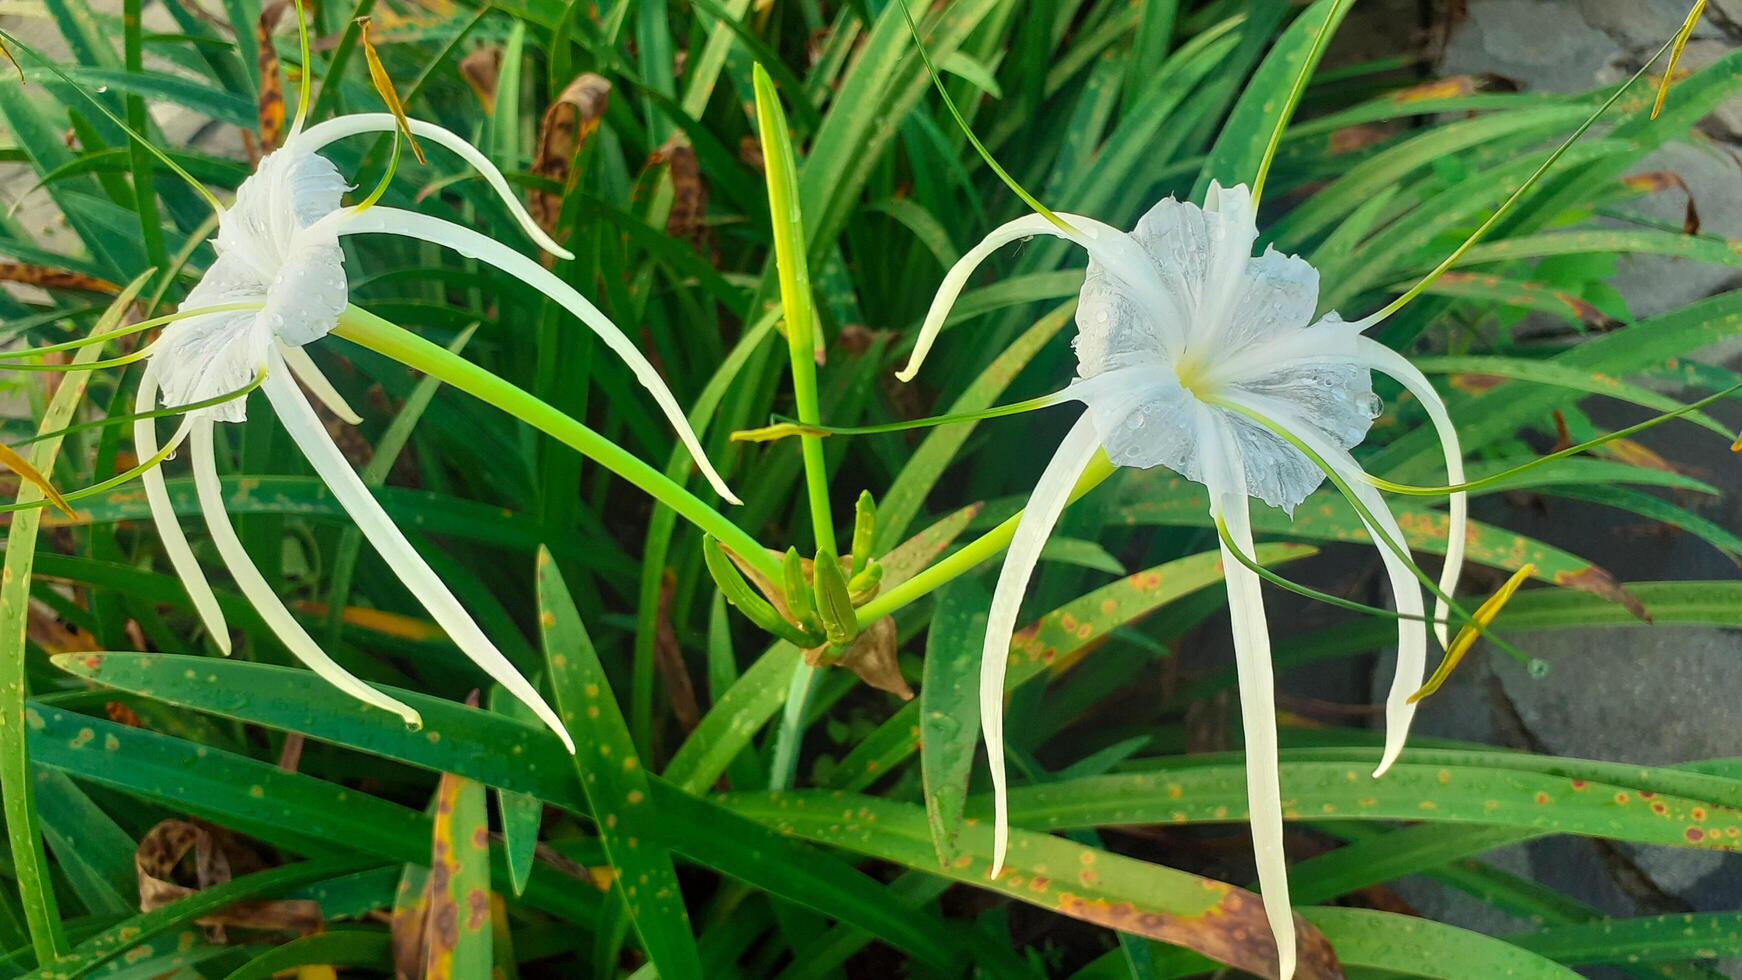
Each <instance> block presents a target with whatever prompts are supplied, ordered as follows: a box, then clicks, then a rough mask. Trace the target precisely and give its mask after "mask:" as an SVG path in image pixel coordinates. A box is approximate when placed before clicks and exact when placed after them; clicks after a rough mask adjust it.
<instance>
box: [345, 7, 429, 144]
mask: <svg viewBox="0 0 1742 980" xmlns="http://www.w3.org/2000/svg"><path fill="white" fill-rule="evenodd" d="M357 25H358V26H359V27H361V28H362V29H363V34H362V38H363V60H365V61H367V62H368V63H369V81H371V82H373V83H374V84H375V91H377V92H379V93H381V101H382V102H385V103H387V111H388V112H391V113H393V118H394V119H397V120H398V121H399V131H400V133H401V134H403V135H404V136H405V140H406V142H408V143H410V144H411V152H412V154H413V155H414V156H416V157H417V162H418V163H428V162H429V161H428V160H425V159H424V156H423V148H422V147H420V146H418V145H417V139H416V137H414V136H412V135H411V121H410V120H409V119H407V118H406V117H405V106H404V105H403V104H401V103H400V101H399V91H398V90H397V89H395V88H394V87H393V79H392V78H390V77H388V74H387V68H386V66H384V65H382V64H381V55H380V53H379V52H377V51H376V50H375V42H374V41H373V40H371V39H370V37H369V18H367V17H359V18H357Z"/></svg>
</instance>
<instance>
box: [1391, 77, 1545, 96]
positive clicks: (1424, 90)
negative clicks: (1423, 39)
mask: <svg viewBox="0 0 1742 980" xmlns="http://www.w3.org/2000/svg"><path fill="white" fill-rule="evenodd" d="M1518 89H1519V84H1518V83H1517V82H1516V81H1514V80H1512V79H1510V78H1507V77H1506V76H1504V75H1494V74H1481V75H1452V76H1449V77H1447V78H1435V79H1430V80H1428V81H1425V82H1422V83H1421V84H1419V85H1411V86H1410V87H1409V88H1405V89H1398V90H1397V91H1395V92H1392V93H1391V94H1390V95H1388V96H1386V98H1388V99H1390V100H1391V101H1392V102H1399V103H1409V102H1425V101H1427V100H1429V99H1456V98H1459V97H1461V96H1465V95H1475V94H1477V93H1478V92H1495V91H1500V92H1516V91H1518Z"/></svg>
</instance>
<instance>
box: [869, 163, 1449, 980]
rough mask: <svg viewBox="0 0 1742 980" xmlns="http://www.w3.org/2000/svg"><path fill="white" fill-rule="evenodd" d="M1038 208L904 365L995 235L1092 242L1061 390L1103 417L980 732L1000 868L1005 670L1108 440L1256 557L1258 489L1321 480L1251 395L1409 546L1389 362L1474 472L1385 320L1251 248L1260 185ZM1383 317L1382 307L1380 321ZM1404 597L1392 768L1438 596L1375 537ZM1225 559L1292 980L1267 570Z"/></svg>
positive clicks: (1025, 555)
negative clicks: (1181, 483)
mask: <svg viewBox="0 0 1742 980" xmlns="http://www.w3.org/2000/svg"><path fill="white" fill-rule="evenodd" d="M1059 217H1060V218H1061V219H1062V221H1063V223H1064V224H1065V225H1067V226H1068V227H1061V226H1060V225H1059V224H1056V223H1054V222H1053V221H1052V220H1050V219H1048V218H1045V217H1042V216H1040V215H1030V216H1027V217H1023V218H1019V219H1017V220H1015V221H1012V222H1010V223H1009V224H1006V225H1004V226H1003V227H1001V228H999V229H997V230H995V231H993V232H992V233H991V234H990V235H988V236H987V237H986V239H985V241H983V242H981V243H980V245H978V246H976V247H975V248H974V249H973V250H972V251H971V252H969V253H968V254H967V255H966V256H965V257H964V258H963V259H962V260H961V261H959V262H958V263H957V264H956V265H955V267H954V268H952V269H951V270H950V271H949V273H948V274H947V276H946V277H945V280H944V285H943V287H942V289H941V290H940V291H939V293H938V296H937V298H936V299H935V300H934V301H933V304H932V307H931V310H930V313H929V315H928V316H927V318H926V321H925V324H924V326H923V328H922V330H921V333H920V336H919V338H918V341H917V343H916V345H915V348H914V353H913V357H912V359H911V360H910V361H909V363H908V365H907V367H906V368H905V369H904V370H903V371H902V372H900V374H899V375H898V377H900V378H902V379H903V380H908V379H911V378H912V377H913V375H914V373H915V372H916V371H917V370H918V368H919V365H920V362H921V361H922V359H923V358H924V356H925V354H926V352H927V350H929V349H930V347H931V344H932V341H933V340H934V339H935V337H936V335H937V332H938V331H939V330H940V329H941V328H942V326H943V323H944V320H945V318H946V317H947V315H948V313H949V310H950V307H951V306H952V305H953V304H954V302H955V299H956V296H957V294H958V293H959V292H960V291H961V289H962V287H963V285H964V284H965V283H966V281H967V279H968V277H969V276H970V275H971V274H972V273H973V271H974V269H975V267H976V266H977V265H978V264H979V263H980V262H981V261H983V260H984V259H985V258H986V256H987V255H989V254H990V253H991V252H992V251H993V250H994V249H996V248H997V247H998V246H1000V245H1003V244H1005V243H1007V242H1011V241H1015V240H1017V239H1021V238H1026V237H1029V236H1032V235H1054V236H1057V237H1061V238H1066V239H1068V240H1070V241H1072V242H1075V243H1076V244H1078V245H1081V246H1082V247H1083V249H1084V250H1085V251H1087V252H1088V254H1089V265H1088V272H1087V277H1086V278H1085V280H1084V283H1083V287H1082V292H1081V296H1080V298H1079V302H1078V307H1077V313H1076V317H1077V328H1078V334H1077V337H1076V341H1075V349H1076V353H1077V368H1078V374H1079V378H1078V379H1077V380H1076V381H1075V382H1074V383H1073V384H1072V385H1071V386H1070V387H1069V388H1068V389H1066V390H1065V391H1064V392H1063V393H1062V396H1063V397H1065V398H1072V399H1076V400H1079V401H1082V402H1083V403H1084V404H1085V405H1086V406H1087V409H1088V410H1087V411H1086V412H1084V414H1083V417H1082V418H1081V419H1080V420H1078V422H1077V424H1076V426H1075V427H1074V428H1072V429H1071V431H1070V434H1069V435H1067V436H1066V437H1065V440H1064V443H1063V445H1062V446H1061V447H1060V448H1059V450H1058V452H1057V454H1056V455H1055V456H1054V457H1053V459H1052V461H1051V463H1049V464H1048V466H1047V467H1046V470H1045V472H1044V473H1043V474H1042V476H1041V478H1040V481H1039V482H1038V483H1037V484H1036V486H1035V488H1034V491H1033V494H1032V495H1031V496H1030V498H1029V503H1028V508H1027V510H1026V511H1025V512H1024V514H1023V517H1022V520H1021V521H1020V523H1019V526H1018V528H1017V530H1016V533H1015V536H1014V538H1013V539H1012V541H1011V543H1010V549H1009V552H1008V555H1007V556H1006V558H1005V561H1004V565H1003V568H1002V569H1001V570H1000V572H999V576H998V584H997V588H996V590H995V592H994V594H993V599H992V605H991V610H990V613H989V618H988V623H987V629H986V641H985V649H984V654H983V657H984V659H983V661H982V667H981V685H980V705H981V719H982V727H983V730H984V733H985V738H986V745H987V751H988V755H989V756H990V763H991V770H992V781H993V793H994V799H995V803H994V806H995V816H996V829H995V845H994V847H995V851H994V857H993V868H992V874H993V876H994V877H996V876H997V875H998V873H999V871H1000V869H1001V867H1002V864H1003V860H1004V855H1005V849H1006V844H1007V840H1008V830H1007V822H1008V813H1009V809H1008V802H1007V799H1006V787H1005V772H1004V743H1003V711H1004V675H1005V667H1006V664H1007V661H1008V658H1009V651H1010V642H1011V636H1012V632H1013V630H1014V628H1015V626H1016V619H1017V614H1018V611H1019V607H1020V605H1021V602H1022V595H1023V592H1024V590H1025V589H1026V588H1027V585H1028V581H1029V578H1030V576H1031V574H1032V573H1033V571H1034V567H1035V564H1036V562H1037V561H1038V559H1039V556H1040V551H1041V546H1042V545H1043V544H1044V543H1045V540H1046V538H1047V536H1048V535H1049V534H1050V533H1051V531H1052V528H1053V526H1054V524H1055V523H1056V522H1057V520H1058V518H1059V515H1060V513H1061V512H1062V511H1063V509H1064V507H1065V505H1066V503H1067V502H1068V500H1069V497H1070V494H1071V492H1072V489H1073V488H1074V486H1075V485H1076V483H1077V481H1078V478H1079V477H1080V476H1081V475H1082V474H1083V472H1084V471H1085V470H1086V469H1087V468H1088V467H1089V465H1090V463H1091V462H1092V461H1093V460H1094V459H1095V457H1096V454H1097V452H1100V451H1105V453H1106V455H1107V457H1108V459H1109V460H1110V461H1111V462H1112V463H1113V464H1115V465H1118V466H1134V467H1139V468H1147V467H1151V466H1165V467H1167V468H1168V469H1170V470H1173V471H1174V472H1176V473H1179V474H1180V475H1182V476H1184V477H1186V478H1187V479H1189V480H1193V481H1195V482H1198V483H1202V484H1203V485H1204V487H1205V489H1206V490H1207V491H1208V494H1209V503H1210V510H1211V513H1212V515H1213V516H1214V517H1215V518H1216V519H1217V520H1218V521H1220V522H1222V523H1223V524H1225V526H1226V529H1227V531H1228V538H1229V539H1231V540H1232V542H1233V544H1234V546H1235V547H1237V548H1239V549H1240V550H1241V552H1242V553H1244V554H1245V555H1251V554H1252V553H1253V541H1252V526H1251V519H1250V515H1249V511H1248V507H1249V505H1248V503H1247V498H1248V497H1255V498H1257V499H1258V500H1259V501H1261V502H1263V503H1265V504H1268V505H1270V506H1272V507H1279V508H1282V509H1283V510H1284V511H1288V512H1290V513H1292V512H1293V510H1294V508H1295V507H1297V506H1298V505H1299V504H1300V503H1301V501H1303V500H1304V499H1306V497H1307V495H1308V494H1310V493H1312V492H1313V490H1315V489H1316V488H1317V487H1318V486H1319V485H1320V483H1321V482H1323V480H1324V478H1325V474H1324V473H1323V472H1322V471H1321V470H1320V469H1319V468H1318V466H1317V465H1316V464H1314V463H1313V462H1312V461H1311V460H1310V459H1309V458H1308V457H1307V456H1306V455H1305V454H1303V453H1302V452H1300V451H1299V450H1297V449H1295V448H1294V447H1293V446H1291V445H1289V444H1288V442H1286V441H1285V440H1283V439H1282V438H1280V437H1279V436H1277V435H1276V434H1275V433H1273V432H1271V431H1270V430H1268V429H1266V428H1264V427H1262V426H1260V425H1259V424H1258V423H1256V422H1254V421H1253V420H1252V419H1250V418H1247V417H1245V416H1244V415H1242V414H1240V413H1238V412H1234V411H1230V410H1229V409H1228V408H1227V407H1225V406H1228V405H1240V406H1243V407H1245V408H1248V409H1250V410H1253V411H1256V412H1257V413H1259V414H1261V415H1263V416H1265V417H1266V418H1268V419H1270V420H1272V421H1274V422H1276V423H1279V424H1280V425H1281V426H1282V427H1284V428H1285V429H1287V430H1288V431H1289V432H1291V433H1292V434H1294V435H1295V436H1296V437H1297V438H1299V439H1300V440H1301V441H1302V442H1303V443H1305V444H1306V445H1308V446H1309V447H1311V448H1312V450H1313V451H1314V452H1316V453H1317V454H1319V455H1320V456H1321V457H1322V458H1324V459H1325V460H1326V461H1327V462H1328V463H1329V464H1330V465H1331V466H1332V467H1333V468H1335V469H1336V470H1337V471H1338V475H1339V476H1340V477H1342V478H1343V479H1344V480H1346V482H1348V483H1349V484H1351V485H1352V486H1353V487H1354V489H1355V492H1356V493H1357V494H1358V495H1359V497H1360V499H1361V502H1362V503H1363V504H1364V505H1365V506H1366V507H1367V508H1368V509H1369V510H1371V512H1372V513H1373V514H1374V519H1375V521H1376V522H1377V523H1378V524H1379V525H1380V526H1379V527H1378V528H1371V527H1369V528H1368V531H1369V533H1370V534H1374V535H1375V538H1376V540H1377V534H1385V535H1388V536H1389V537H1390V538H1391V539H1392V540H1393V541H1394V542H1398V543H1399V544H1401V542H1402V541H1403V535H1402V532H1401V530H1400V529H1399V527H1398V526H1397V522H1396V521H1395V520H1394V519H1393V518H1392V516H1391V514H1390V512H1389V511H1388V510H1387V508H1386V507H1385V505H1384V502H1383V501H1382V500H1381V499H1380V497H1379V494H1378V492H1377V490H1375V489H1374V488H1373V487H1372V486H1371V485H1370V484H1368V483H1367V481H1366V479H1365V476H1364V474H1363V473H1362V471H1361V469H1360V467H1359V465H1358V464H1357V463H1356V462H1355V460H1354V458H1353V457H1351V456H1350V455H1349V450H1350V449H1352V448H1354V447H1355V446H1357V445H1359V444H1360V442H1361V440H1362V439H1363V438H1364V437H1365V435H1366V433H1367V430H1368V427H1369V426H1370V425H1371V423H1372V420H1373V419H1374V418H1375V417H1377V416H1378V414H1379V412H1380V402H1379V399H1378V398H1377V396H1375V395H1374V393H1373V388H1372V379H1371V372H1373V371H1380V372H1382V373H1385V374H1388V375H1391V376H1392V377H1394V378H1395V379H1397V380H1398V381H1399V382H1400V383H1401V384H1403V386H1404V387H1405V388H1406V389H1408V390H1409V391H1410V392H1411V393H1412V394H1413V395H1414V396H1415V397H1416V398H1417V399H1418V400H1419V401H1421V403H1422V404H1423V405H1424V406H1425V407H1426V409H1427V411H1428V413H1429V417H1430V418H1431V419H1432V421H1433V423H1434V426H1435V428H1436V430H1437V431H1438V434H1439V437H1440V440H1441V443H1442V446H1443V448H1444V450H1445V459H1446V467H1447V469H1448V470H1449V473H1450V479H1451V482H1452V483H1453V484H1454V485H1455V484H1459V483H1462V482H1463V479H1464V476H1463V466H1462V461H1461V457H1460V453H1459V449H1458V444H1457V436H1456V433H1455V431H1454V430H1453V428H1452V425H1451V421H1450V419H1449V417H1448V416H1447V414H1446V411H1445V406H1444V404H1443V403H1442V402H1441V400H1440V398H1439V397H1438V395H1437V394H1436V393H1435V392H1434V390H1433V388H1432V386H1430V385H1429V384H1428V382H1427V379H1426V378H1425V377H1424V376H1423V375H1422V374H1421V373H1420V372H1419V371H1417V370H1416V369H1415V368H1414V367H1413V366H1411V365H1410V364H1409V362H1408V361H1406V360H1405V359H1404V358H1403V357H1401V356H1399V355H1398V354H1397V353H1395V352H1394V351H1392V350H1390V349H1389V348H1387V347H1385V346H1384V345H1382V344H1380V343H1378V342H1376V341H1374V340H1372V339H1370V338H1367V337H1365V336H1362V333H1361V331H1362V329H1364V328H1365V327H1367V326H1369V325H1370V323H1369V322H1365V321H1363V322H1360V323H1346V322H1344V321H1343V320H1342V319H1341V318H1340V317H1338V316H1337V315H1336V314H1335V313H1331V314H1328V315H1326V316H1324V317H1323V318H1319V319H1317V320H1316V321H1315V312H1316V309H1317V304H1318V294H1319V283H1318V273H1317V272H1316V271H1315V270H1314V269H1313V268H1312V266H1310V265H1308V264H1307V263H1306V262H1305V261H1304V260H1302V259H1300V258H1299V257H1297V256H1290V255H1283V254H1281V253H1279V252H1276V251H1275V250H1273V249H1267V250H1266V251H1265V252H1264V253H1263V254H1261V255H1257V256H1254V255H1253V254H1252V249H1253V244H1254V242H1255V241H1256V240H1257V237H1258V229H1257V224H1256V214H1255V213H1254V208H1253V204H1252V198H1251V194H1250V193H1249V191H1248V190H1247V188H1246V187H1245V186H1244V185H1241V186H1236V187H1228V188H1224V187H1221V186H1220V185H1218V184H1211V186H1210V191H1209V194H1208V197H1207V199H1206V202H1205V205H1204V206H1203V207H1202V208H1199V207H1197V206H1195V205H1192V204H1189V203H1184V202H1179V201H1175V200H1172V199H1169V200H1165V201H1162V202H1161V203H1159V204H1157V205H1156V206H1155V207H1154V208H1152V209H1151V210H1150V211H1149V213H1148V214H1146V215H1144V216H1143V218H1142V220H1140V221H1139V222H1138V224H1137V227H1136V228H1135V229H1134V230H1133V231H1132V232H1130V233H1129V234H1127V233H1125V232H1122V231H1119V230H1117V229H1114V228H1111V227H1109V226H1107V225H1105V224H1102V223H1101V222H1098V221H1095V220H1093V219H1091V218H1085V217H1082V216H1079V215H1074V214H1066V215H1060V216H1059ZM1375 322H1376V321H1375ZM1448 510H1449V523H1448V541H1447V554H1446V563H1445V570H1444V573H1443V576H1442V578H1441V580H1440V587H1441V591H1442V592H1444V593H1445V594H1446V595H1448V596H1449V595H1451V594H1452V592H1453V590H1454V589H1455V588H1456V587H1457V581H1458V575H1459V570H1460V568H1461V566H1462V562H1463V539H1464V529H1465V522H1466V501H1465V498H1464V495H1463V494H1462V493H1458V494H1453V495H1452V496H1451V500H1450V505H1449V508H1448ZM1379 554H1380V557H1381V558H1382V559H1383V560H1384V562H1385V568H1386V571H1387V573H1388V577H1389V579H1390V582H1391V586H1392V589H1393V591H1394V593H1395V605H1396V608H1397V611H1398V612H1399V613H1400V614H1402V615H1403V616H1404V617H1411V616H1413V617H1416V619H1415V620H1411V619H1409V618H1403V619H1400V620H1399V621H1398V639H1397V645H1398V663H1397V674H1396V678H1395V680H1394V681H1393V683H1392V686H1391V690H1390V693H1389V696H1388V697H1387V699H1386V720H1387V729H1388V730H1387V737H1386V745H1385V752H1384V756H1383V758H1382V761H1381V762H1380V764H1379V767H1378V768H1377V769H1376V770H1375V772H1374V776H1379V775H1381V774H1383V773H1384V771H1385V770H1386V769H1387V768H1388V767H1389V766H1390V765H1391V764H1392V762H1393V761H1395V760H1396V758H1397V756H1398V753H1399V752H1401V751H1402V749H1403V743H1404V739H1405V736H1406V735H1407V733H1408V729H1409V723H1410V720H1411V718H1412V717H1413V715H1414V713H1415V706H1414V705H1413V704H1411V703H1409V696H1410V695H1411V694H1412V693H1414V692H1415V691H1416V690H1417V689H1418V688H1420V687H1421V683H1422V675H1423V673H1424V671H1425V668H1426V654H1427V631H1426V629H1425V628H1424V626H1423V625H1422V623H1421V622H1419V620H1420V619H1421V618H1423V602H1422V594H1421V590H1420V587H1419V585H1418V583H1417V582H1416V580H1415V578H1414V573H1413V571H1412V570H1411V568H1410V567H1409V565H1408V564H1407V563H1406V562H1404V561H1403V560H1402V559H1401V558H1399V557H1398V556H1397V555H1395V554H1393V553H1392V552H1391V551H1389V550H1387V549H1386V548H1383V547H1381V548H1380V550H1379ZM1222 558H1223V572H1224V578H1225V582H1226V587H1227V591H1228V605H1229V611H1230V616H1231V619H1232V632H1233V641H1234V650H1235V656H1236V660H1237V664H1238V668H1239V679H1240V695H1241V715H1242V720H1243V723H1244V728H1245V736H1246V752H1247V797H1248V803H1249V808H1250V820H1251V826H1252V837H1253V845H1254V849H1255V851H1256V856H1257V863H1258V870H1259V884H1260V886H1261V888H1262V890H1263V895H1264V902H1265V909H1266V913H1267V916H1268V918H1269V920H1270V925H1271V929H1272V930H1273V932H1274V933H1275V936H1276V940H1277V944H1278V951H1279V956H1280V962H1281V974H1282V976H1283V977H1285V978H1286V977H1288V976H1289V975H1290V974H1291V973H1292V972H1293V969H1294V963H1295V933H1294V922H1293V916H1292V914H1291V912H1290V909H1289V902H1288V880H1287V865H1286V863H1285V860H1284V855H1283V848H1282V797H1281V790H1280V788H1279V785H1278V762H1277V738H1276V706H1275V701H1274V681H1273V678H1272V672H1271V662H1270V637H1269V631H1268V628H1267V626H1266V623H1265V617H1264V603H1263V599H1262V596H1261V595H1260V591H1259V589H1260V586H1259V583H1260V579H1259V576H1258V575H1257V574H1256V573H1255V572H1253V571H1252V570H1251V569H1250V568H1248V567H1246V566H1245V565H1244V564H1242V563H1241V562H1239V561H1238V560H1236V558H1235V556H1234V555H1233V554H1231V553H1230V552H1229V550H1228V548H1227V546H1226V545H1224V546H1223V555H1222ZM1447 613H1448V610H1447V609H1446V608H1445V605H1444V603H1443V602H1442V603H1440V604H1439V605H1438V607H1437V608H1436V611H1435V613H1434V630H1435V632H1436V634H1437V635H1438V637H1439V640H1440V642H1441V644H1442V645H1443V644H1444V643H1445V642H1446V617H1447Z"/></svg>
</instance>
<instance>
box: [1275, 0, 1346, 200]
mask: <svg viewBox="0 0 1742 980" xmlns="http://www.w3.org/2000/svg"><path fill="white" fill-rule="evenodd" d="M1354 3H1355V0H1335V3H1334V4H1333V5H1332V7H1331V9H1330V11H1329V12H1328V13H1327V14H1326V15H1325V25H1324V27H1322V28H1320V30H1319V33H1318V36H1317V37H1315V38H1313V46H1312V50H1310V51H1308V52H1307V56H1306V61H1305V62H1303V63H1302V64H1301V66H1300V73H1299V74H1297V75H1296V76H1295V78H1294V85H1292V86H1291V87H1290V88H1289V90H1288V99H1287V101H1285V102H1284V103H1283V105H1282V114H1281V115H1279V116H1277V117H1276V128H1274V129H1272V130H1271V131H1270V142H1269V143H1267V144H1265V147H1264V156H1263V158H1261V159H1260V160H1259V161H1258V173H1257V175H1256V176H1254V177H1253V178H1252V210H1253V211H1254V212H1257V210H1258V202H1259V199H1261V198H1262V197H1264V182H1265V180H1266V179H1267V178H1268V177H1269V176H1270V165H1271V164H1273V163H1275V162H1276V151H1277V148H1278V147H1280V146H1281V145H1282V133H1283V131H1284V130H1286V129H1287V128H1288V123H1289V120H1291V119H1293V118H1294V110H1295V109H1296V108H1297V107H1298V106H1299V105H1300V100H1301V96H1302V95H1304V94H1305V93H1306V87H1307V81H1308V80H1309V79H1310V78H1311V77H1312V73H1313V69H1314V68H1316V67H1318V64H1319V59H1321V58H1323V57H1324V54H1325V47H1326V46H1327V45H1329V44H1330V41H1331V33H1332V30H1331V28H1332V26H1333V25H1335V24H1337V23H1338V22H1340V21H1341V20H1342V18H1343V14H1344V13H1345V12H1347V11H1348V9H1349V7H1351V6H1353V5H1354ZM1308 16H1310V15H1308Z"/></svg>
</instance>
